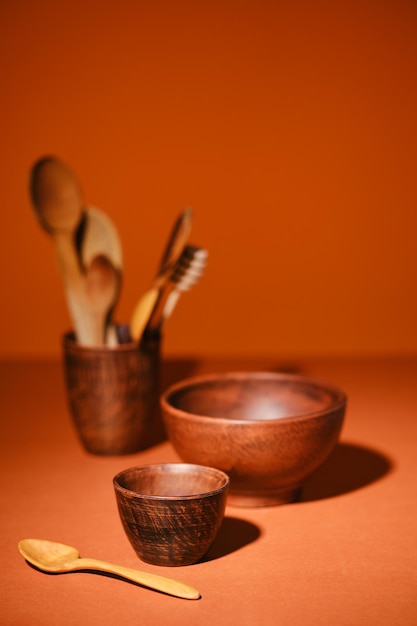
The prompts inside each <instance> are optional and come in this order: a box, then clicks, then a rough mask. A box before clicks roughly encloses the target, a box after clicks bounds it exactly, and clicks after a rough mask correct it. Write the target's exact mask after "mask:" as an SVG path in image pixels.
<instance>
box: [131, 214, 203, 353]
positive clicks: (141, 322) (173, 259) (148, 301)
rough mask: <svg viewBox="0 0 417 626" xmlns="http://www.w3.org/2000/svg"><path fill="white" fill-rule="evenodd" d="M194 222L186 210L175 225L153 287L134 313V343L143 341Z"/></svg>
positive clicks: (132, 329) (132, 328)
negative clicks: (142, 338)
mask: <svg viewBox="0 0 417 626" xmlns="http://www.w3.org/2000/svg"><path fill="white" fill-rule="evenodd" d="M192 221H193V212H192V210H191V209H186V210H185V211H183V212H182V213H181V214H180V215H179V217H178V218H177V220H176V222H175V224H174V227H173V229H172V231H171V234H170V237H169V239H168V243H167V245H166V247H165V250H164V253H163V255H162V259H161V262H160V264H159V268H158V272H157V274H156V276H155V278H154V280H153V283H152V286H151V287H150V289H148V291H146V292H145V293H144V294H143V296H142V297H141V299H140V300H139V302H138V303H137V305H136V307H135V309H134V311H133V315H132V318H131V321H130V334H131V336H132V339H133V340H134V341H139V340H140V339H141V337H142V335H143V331H144V330H145V327H146V325H147V323H148V322H149V319H150V317H151V315H152V312H153V310H154V309H155V307H156V306H157V304H158V299H159V297H160V293H161V290H162V289H163V287H164V285H165V284H166V283H167V281H168V280H169V277H170V275H171V274H172V272H173V270H174V267H175V264H176V263H177V261H178V259H179V258H180V256H181V253H182V252H183V250H184V247H185V245H186V243H187V240H188V237H189V235H190V232H191V227H192Z"/></svg>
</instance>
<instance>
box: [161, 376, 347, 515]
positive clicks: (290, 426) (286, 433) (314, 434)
mask: <svg viewBox="0 0 417 626" xmlns="http://www.w3.org/2000/svg"><path fill="white" fill-rule="evenodd" d="M161 407H162V414H163V419H164V422H165V427H166V431H167V434H168V436H169V439H170V440H171V442H172V444H173V446H174V448H175V450H176V451H177V453H178V454H179V456H180V458H181V459H182V460H183V461H186V462H187V463H201V464H202V465H209V466H211V467H217V468H219V469H221V470H222V471H224V472H226V473H227V474H228V475H229V477H230V490H229V496H228V503H229V504H232V505H236V506H268V505H275V504H284V503H288V502H293V501H295V500H298V499H299V498H300V495H301V487H302V485H303V483H304V482H305V480H306V479H307V478H308V477H309V476H310V475H311V474H312V473H313V472H314V471H315V470H316V469H317V468H318V467H319V466H320V465H321V464H322V463H323V462H324V461H325V459H326V458H327V457H328V456H329V454H330V453H331V451H332V450H333V448H334V447H335V445H336V443H337V441H338V438H339V434H340V431H341V428H342V424H343V419H344V414H345V407H346V396H345V394H344V393H343V392H342V391H340V390H339V389H337V388H336V387H333V386H331V385H328V384H325V383H322V382H319V381H316V380H313V379H310V378H306V377H304V376H298V375H294V374H278V373H264V372H256V373H229V374H219V375H215V374H214V375H208V376H200V377H196V378H190V379H188V380H184V381H181V382H179V383H176V384H175V385H172V386H171V387H169V388H168V389H167V390H166V392H165V393H164V394H163V395H162V397H161Z"/></svg>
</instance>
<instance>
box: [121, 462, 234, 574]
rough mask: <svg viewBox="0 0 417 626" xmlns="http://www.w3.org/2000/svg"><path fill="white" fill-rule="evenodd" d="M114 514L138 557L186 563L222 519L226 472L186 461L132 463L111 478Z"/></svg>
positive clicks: (194, 558) (203, 547) (205, 546)
mask: <svg viewBox="0 0 417 626" xmlns="http://www.w3.org/2000/svg"><path fill="white" fill-rule="evenodd" d="M113 485H114V490H115V493H116V500H117V505H118V509H119V514H120V519H121V521H122V524H123V528H124V530H125V532H126V535H127V537H128V539H129V541H130V543H131V545H132V547H133V548H134V550H135V552H136V554H137V555H138V556H139V558H140V559H142V561H145V562H147V563H152V564H153V565H167V566H178V565H190V564H192V563H196V562H197V561H199V560H200V559H201V558H202V557H203V556H204V555H205V554H206V552H207V551H208V549H209V548H210V546H211V545H212V543H213V541H214V539H215V537H216V535H217V533H218V530H219V528H220V526H221V523H222V521H223V516H224V511H225V506H226V498H227V491H228V488H229V477H228V476H227V475H226V474H225V473H224V472H222V471H220V470H217V469H214V468H211V467H203V466H201V465H191V464H187V463H163V464H159V465H144V466H142V467H133V468H130V469H127V470H124V471H122V472H120V473H119V474H117V476H115V478H114V479H113Z"/></svg>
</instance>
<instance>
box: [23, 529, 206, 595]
mask: <svg viewBox="0 0 417 626" xmlns="http://www.w3.org/2000/svg"><path fill="white" fill-rule="evenodd" d="M18 549H19V552H20V554H21V555H22V556H23V557H24V558H25V559H26V561H28V562H29V563H31V564H32V565H34V566H35V567H38V568H39V569H41V570H43V571H44V572H54V573H64V572H73V571H80V570H97V571H99V572H106V573H109V574H116V575H117V576H122V577H123V578H125V579H127V580H131V581H132V582H135V583H139V584H140V585H144V586H145V587H148V588H149V589H155V590H157V591H162V592H163V593H167V594H169V595H171V596H177V597H178V598H185V599H187V600H197V599H198V598H200V597H201V596H200V593H199V592H198V591H197V589H194V588H193V587H190V586H189V585H186V584H185V583H182V582H179V581H176V580H173V579H171V578H165V576H158V575H157V574H150V573H148V572H143V571H139V570H134V569H131V568H129V567H123V566H122V565H113V564H112V563H105V562H104V561H98V560H96V559H89V558H80V554H79V552H78V550H77V549H76V548H73V547H72V546H67V545H65V544H63V543H56V542H52V541H47V540H45V539H22V540H21V541H19V544H18Z"/></svg>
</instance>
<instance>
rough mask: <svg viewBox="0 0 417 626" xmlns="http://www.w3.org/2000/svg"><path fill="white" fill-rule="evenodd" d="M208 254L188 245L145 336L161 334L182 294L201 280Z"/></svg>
mask: <svg viewBox="0 0 417 626" xmlns="http://www.w3.org/2000/svg"><path fill="white" fill-rule="evenodd" d="M207 256H208V252H207V250H205V249H204V248H199V247H197V246H192V245H188V246H186V247H185V248H184V251H183V253H182V255H181V257H180V259H179V260H178V262H177V265H176V267H175V269H174V271H173V273H172V275H171V277H170V278H169V281H167V283H166V285H165V288H164V290H163V291H161V294H160V302H159V305H158V306H157V307H155V309H154V311H153V313H152V315H151V317H150V319H149V322H148V324H147V326H146V329H145V331H144V332H145V334H148V333H149V334H150V335H153V334H155V333H160V332H161V328H162V325H163V324H164V323H165V322H166V320H167V319H168V318H169V317H170V316H171V315H172V312H173V310H174V308H175V306H176V305H177V302H178V300H179V298H180V296H181V294H182V293H184V292H185V291H189V290H190V289H191V287H193V286H194V285H195V284H196V283H197V282H198V281H199V280H200V278H201V276H202V274H203V272H204V270H205V267H206V263H207Z"/></svg>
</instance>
